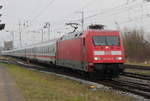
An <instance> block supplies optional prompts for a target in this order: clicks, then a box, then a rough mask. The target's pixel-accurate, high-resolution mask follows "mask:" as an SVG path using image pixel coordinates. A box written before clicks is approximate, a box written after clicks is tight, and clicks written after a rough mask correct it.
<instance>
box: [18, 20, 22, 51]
mask: <svg viewBox="0 0 150 101" xmlns="http://www.w3.org/2000/svg"><path fill="white" fill-rule="evenodd" d="M19 34H20V48H21V47H22V38H21V36H22V35H21V34H22V33H21V23H20V22H19Z"/></svg>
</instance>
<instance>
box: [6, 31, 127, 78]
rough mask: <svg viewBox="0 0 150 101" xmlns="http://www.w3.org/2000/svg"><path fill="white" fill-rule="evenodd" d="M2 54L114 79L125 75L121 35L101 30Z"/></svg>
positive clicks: (64, 37) (75, 34)
mask: <svg viewBox="0 0 150 101" xmlns="http://www.w3.org/2000/svg"><path fill="white" fill-rule="evenodd" d="M3 54H4V55H9V56H15V57H19V58H26V59H30V60H34V61H39V62H45V63H51V64H55V65H59V66H64V67H66V68H72V69H74V70H80V71H84V72H86V73H97V74H101V75H102V76H108V75H109V76H111V77H117V76H118V75H119V74H120V73H122V72H123V63H124V62H125V56H124V48H123V41H122V39H121V37H120V33H119V32H118V31H111V30H100V29H88V30H86V31H83V32H74V33H69V34H67V35H65V36H63V37H61V38H60V39H58V40H52V41H49V42H46V43H42V44H37V45H33V46H29V47H25V48H23V49H17V50H10V51H5V52H3Z"/></svg>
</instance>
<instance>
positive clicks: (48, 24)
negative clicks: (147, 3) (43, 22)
mask: <svg viewBox="0 0 150 101" xmlns="http://www.w3.org/2000/svg"><path fill="white" fill-rule="evenodd" d="M47 26H48V40H50V26H51V25H50V23H47Z"/></svg>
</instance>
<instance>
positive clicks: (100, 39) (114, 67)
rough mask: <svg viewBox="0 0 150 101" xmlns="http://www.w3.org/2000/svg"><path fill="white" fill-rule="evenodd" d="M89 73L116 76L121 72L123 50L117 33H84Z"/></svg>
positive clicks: (92, 31)
mask: <svg viewBox="0 0 150 101" xmlns="http://www.w3.org/2000/svg"><path fill="white" fill-rule="evenodd" d="M85 41H86V43H87V44H86V49H87V61H88V63H89V64H88V71H89V72H94V71H96V72H100V74H103V75H108V74H110V75H112V76H118V75H119V74H120V73H122V72H123V63H124V62H125V56H124V48H123V43H122V39H121V37H120V33H119V32H118V31H104V30H91V31H87V32H86V38H85Z"/></svg>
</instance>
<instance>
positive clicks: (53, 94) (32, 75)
mask: <svg viewBox="0 0 150 101" xmlns="http://www.w3.org/2000/svg"><path fill="white" fill-rule="evenodd" d="M1 65H4V66H5V67H7V68H8V70H9V72H10V73H11V75H12V76H13V78H14V80H16V83H17V85H18V87H19V88H20V90H21V91H22V93H23V95H24V97H25V99H26V101H137V99H134V98H131V97H128V96H125V95H120V94H117V93H116V92H113V91H106V90H97V91H91V90H90V89H88V87H87V86H85V85H83V84H80V83H78V82H75V81H72V80H68V79H63V78H60V77H57V76H54V75H49V74H45V73H39V72H38V71H32V70H28V69H25V68H21V67H19V66H17V65H12V64H1Z"/></svg>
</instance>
